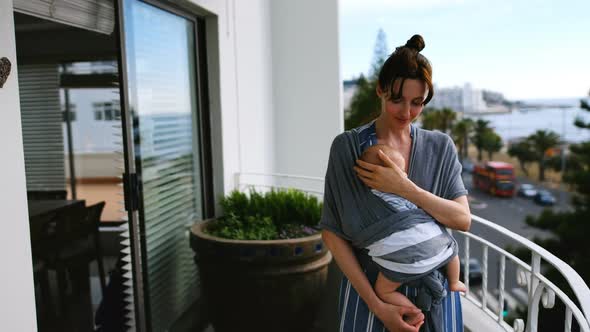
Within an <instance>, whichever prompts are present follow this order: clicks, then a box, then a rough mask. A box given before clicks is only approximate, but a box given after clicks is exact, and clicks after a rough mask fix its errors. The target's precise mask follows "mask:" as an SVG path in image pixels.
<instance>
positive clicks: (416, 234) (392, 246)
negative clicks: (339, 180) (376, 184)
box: [361, 144, 467, 307]
mask: <svg viewBox="0 0 590 332" xmlns="http://www.w3.org/2000/svg"><path fill="white" fill-rule="evenodd" d="M379 150H381V151H383V153H385V155H387V156H388V157H389V158H390V159H391V160H392V161H393V162H394V163H395V164H396V165H397V166H398V167H399V168H400V169H402V171H403V170H404V169H405V160H404V158H403V156H402V155H401V154H400V153H399V152H397V151H395V150H394V149H392V148H391V147H389V146H387V145H383V144H376V145H372V146H370V147H368V148H367V149H366V150H365V151H364V153H363V155H362V156H361V159H362V160H363V161H365V162H368V163H371V164H376V165H381V166H386V165H384V163H383V161H382V160H381V158H379ZM371 191H372V192H373V194H375V195H376V196H378V197H380V198H381V199H383V200H384V201H385V202H387V203H388V204H389V205H390V206H392V207H393V208H394V209H395V211H396V213H398V214H400V216H401V215H405V216H408V217H409V218H411V217H412V211H416V212H419V211H420V212H422V210H421V209H419V208H418V207H417V206H416V205H414V204H413V203H412V202H410V201H408V200H407V199H405V198H403V197H400V196H397V195H394V194H390V193H383V192H380V191H378V190H375V189H372V190H371ZM421 215H424V213H421ZM429 217H430V216H429ZM430 218H431V219H432V221H431V222H430V221H428V222H426V223H424V222H423V221H424V219H423V218H422V219H421V220H422V222H421V223H420V224H417V225H416V227H412V226H410V227H408V228H406V229H404V230H402V231H400V232H394V233H393V234H390V235H389V236H387V237H386V238H384V239H382V240H380V241H376V242H375V243H373V244H371V245H370V246H368V247H367V249H369V255H370V256H372V258H373V260H374V261H375V262H376V263H377V264H379V265H380V268H381V272H379V275H378V276H377V281H376V282H375V285H374V289H375V292H376V293H377V295H378V296H379V297H380V298H381V299H382V300H383V301H385V302H388V303H390V304H394V305H399V306H409V307H415V306H414V304H413V303H412V302H411V301H410V300H409V299H408V298H406V297H405V296H404V295H403V294H401V293H400V292H396V290H397V289H398V288H399V286H400V285H401V284H402V283H404V282H405V281H410V280H414V279H419V278H420V277H421V276H422V275H424V274H427V273H429V272H431V271H432V270H434V269H430V270H426V271H425V270H420V268H419V266H420V265H421V264H420V263H422V262H426V261H428V266H430V267H432V266H437V264H438V265H441V264H443V263H444V262H445V261H447V263H446V264H447V266H446V268H447V269H446V272H447V278H448V282H449V289H450V290H452V291H461V292H465V291H467V289H466V287H465V285H464V284H463V283H462V282H461V281H459V257H458V256H457V255H456V254H454V255H453V256H452V258H450V259H449V255H446V257H445V256H441V255H439V254H437V255H434V257H428V259H424V257H409V256H412V252H420V251H421V250H419V249H418V250H416V249H414V250H407V249H408V248H410V247H414V248H416V247H420V245H423V244H424V243H425V242H426V241H424V242H419V243H415V244H414V243H409V244H408V243H407V242H409V241H411V238H416V239H419V238H421V237H422V238H423V237H424V234H433V236H434V235H436V234H439V235H440V237H442V238H443V239H444V238H447V235H448V238H447V239H444V240H447V241H446V242H445V241H443V242H440V246H441V247H440V248H429V249H430V250H431V251H432V249H434V251H436V252H438V253H442V252H444V251H445V249H447V247H448V246H449V241H452V242H455V240H454V239H453V238H452V236H451V235H450V234H448V232H447V231H446V229H445V230H442V233H446V235H445V234H441V226H440V225H439V224H438V223H437V222H436V220H435V219H434V218H432V217H430ZM406 220H407V219H406ZM410 224H411V223H410ZM437 232H438V233H437ZM396 233H397V234H396ZM402 233H403V234H402ZM419 241H420V240H419ZM404 242H406V245H405V246H404ZM455 243H456V242H455ZM429 245H432V244H430V243H429ZM404 249H406V250H404ZM402 252H403V255H402V254H400V253H402ZM396 253H397V254H396ZM416 256H418V254H416ZM400 257H403V261H396V260H398V258H400ZM421 259H422V261H420V260H421ZM399 260H401V259H399ZM407 262H412V263H413V264H414V265H415V266H417V267H416V269H414V270H412V268H413V267H412V268H409V267H408V266H410V265H412V264H404V263H407ZM424 265H427V264H422V266H424ZM417 271H419V272H418V273H415V272H417Z"/></svg>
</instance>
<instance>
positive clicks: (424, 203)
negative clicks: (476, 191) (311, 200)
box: [321, 35, 471, 332]
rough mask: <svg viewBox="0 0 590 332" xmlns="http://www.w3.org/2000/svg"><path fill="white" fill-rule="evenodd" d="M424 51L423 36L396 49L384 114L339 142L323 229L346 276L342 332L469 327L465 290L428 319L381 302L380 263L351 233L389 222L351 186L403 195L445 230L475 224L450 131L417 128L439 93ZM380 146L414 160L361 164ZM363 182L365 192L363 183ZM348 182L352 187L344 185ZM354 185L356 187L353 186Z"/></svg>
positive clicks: (382, 83) (387, 68) (381, 93)
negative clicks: (367, 153) (416, 122)
mask: <svg viewBox="0 0 590 332" xmlns="http://www.w3.org/2000/svg"><path fill="white" fill-rule="evenodd" d="M423 48H424V40H423V39H422V37H421V36H419V35H415V36H413V37H412V38H411V39H410V40H408V42H407V43H406V45H404V46H402V47H398V48H396V51H395V52H394V53H393V54H391V55H390V56H389V58H388V59H387V60H386V61H385V63H384V65H383V67H382V68H381V71H380V73H379V81H378V87H377V96H378V97H379V98H380V100H381V114H380V115H379V116H378V117H377V119H375V120H374V121H372V122H370V123H369V124H367V125H364V126H362V127H360V128H356V129H353V130H351V131H348V132H345V133H342V134H340V135H338V136H337V137H336V138H335V139H334V142H333V144H332V148H331V151H330V160H329V163H328V171H327V173H326V189H325V193H324V194H325V196H324V209H323V212H322V220H321V225H322V228H323V231H322V236H323V239H324V242H325V244H326V246H327V247H328V248H329V249H330V251H331V252H332V254H333V256H334V259H335V260H336V263H337V264H338V266H339V267H340V269H341V270H342V272H343V273H344V277H343V280H342V284H341V288H340V302H339V312H340V331H353V330H357V331H383V330H385V329H387V330H390V331H408V332H409V331H418V330H419V329H420V327H422V326H423V330H426V331H434V330H442V331H462V329H463V324H462V316H461V307H460V305H461V303H460V300H459V295H458V293H450V295H449V296H447V297H446V298H445V299H444V300H443V301H442V303H440V304H439V305H437V306H434V307H433V309H432V310H430V311H429V312H427V314H426V316H424V314H422V313H421V312H420V310H417V309H412V308H408V307H399V306H394V305H391V304H388V303H386V302H384V301H383V300H382V299H380V298H379V297H378V296H377V295H376V294H375V291H374V290H373V287H372V285H373V284H374V282H375V278H376V277H377V273H378V269H377V268H376V267H375V263H373V262H372V260H371V259H370V258H369V257H368V255H367V254H366V252H364V251H363V250H360V249H359V248H355V247H354V246H353V245H352V244H351V242H350V240H351V234H352V233H354V232H362V231H363V230H364V229H363V227H365V226H366V225H368V224H367V223H365V221H367V220H369V219H375V218H377V219H378V218H386V217H387V216H386V215H383V214H382V213H381V212H380V211H378V212H374V209H377V210H378V208H379V207H378V206H376V205H374V204H375V203H373V201H369V200H367V201H363V200H362V199H360V200H359V199H358V198H359V197H364V196H363V195H358V196H355V199H349V193H348V191H349V190H348V189H350V188H353V189H355V190H356V189H358V191H362V189H361V188H360V187H364V188H365V190H368V189H376V190H379V191H382V192H388V193H392V194H396V195H398V196H402V197H404V198H406V199H407V200H409V201H411V202H412V203H414V204H416V205H417V206H419V207H420V208H422V209H423V210H425V211H426V212H428V213H429V214H430V215H431V216H432V217H434V218H435V219H436V220H438V221H439V222H440V223H441V224H443V225H445V226H446V227H449V228H452V229H457V230H463V231H466V230H468V229H469V227H470V224H471V213H470V211H469V205H468V203H467V196H466V195H467V191H466V190H465V187H464V185H463V182H462V179H461V165H460V163H459V161H458V159H457V153H456V150H455V146H454V143H453V142H452V140H451V139H450V138H449V137H448V136H447V135H445V134H442V133H438V132H432V131H427V130H423V129H420V128H417V127H415V126H413V125H412V124H411V123H412V121H413V120H414V119H416V118H417V117H418V116H419V115H420V113H421V112H422V109H423V108H424V105H426V104H427V103H428V102H429V101H430V99H431V98H432V96H433V85H432V68H431V66H430V64H429V62H428V60H427V59H426V58H425V57H424V56H422V55H421V54H420V53H419V52H420V51H421V50H422V49H423ZM374 144H385V145H388V146H390V147H392V148H394V149H395V150H397V151H398V152H399V153H401V154H402V156H403V157H404V159H405V160H407V161H409V162H407V163H406V165H405V167H406V169H405V170H402V169H400V168H399V167H397V166H396V165H395V164H394V163H393V162H392V161H391V160H390V159H389V158H388V157H387V156H386V155H385V154H383V153H380V155H379V156H380V158H381V159H382V160H383V162H384V164H385V165H388V167H383V166H379V165H374V164H370V163H366V162H363V161H362V160H359V159H358V158H359V155H360V153H362V151H364V149H366V148H367V147H368V146H371V145H374ZM350 159H352V161H351V160H350ZM355 159H356V165H354V162H355V161H354V160H355ZM353 169H354V170H353ZM350 174H353V175H352V176H351V175H350ZM355 174H356V177H355ZM406 174H407V175H406ZM359 180H360V181H361V182H359V183H363V184H364V185H365V186H366V187H365V186H362V185H361V186H358V185H356V184H355V183H356V182H358V181H359ZM342 181H346V182H345V183H346V184H347V185H346V186H345V185H342V183H343V182H342ZM350 183H352V186H348V184H350ZM366 188H368V189H366ZM344 189H346V190H344ZM353 191H354V190H353ZM359 202H360V203H359ZM441 278H444V277H441ZM399 291H400V292H402V293H403V294H405V295H406V296H407V297H408V298H409V299H410V300H411V301H412V302H414V303H415V301H416V299H417V295H418V290H417V288H412V287H408V286H407V285H406V286H402V287H401V288H400V289H399Z"/></svg>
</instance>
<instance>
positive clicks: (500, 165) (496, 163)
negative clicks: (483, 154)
mask: <svg viewBox="0 0 590 332" xmlns="http://www.w3.org/2000/svg"><path fill="white" fill-rule="evenodd" d="M486 166H490V167H493V168H514V166H512V164H510V163H505V162H503V161H488V162H487V163H486Z"/></svg>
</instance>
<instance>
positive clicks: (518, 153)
mask: <svg viewBox="0 0 590 332" xmlns="http://www.w3.org/2000/svg"><path fill="white" fill-rule="evenodd" d="M508 155H509V156H511V157H515V158H516V159H518V163H519V165H520V169H521V170H522V172H523V173H524V174H525V175H526V176H529V172H528V170H527V169H526V164H527V163H529V162H532V161H535V152H534V151H533V148H532V147H531V143H530V142H529V141H528V140H526V139H525V140H522V141H520V142H518V143H513V144H511V145H510V147H509V148H508Z"/></svg>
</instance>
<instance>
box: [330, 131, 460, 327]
mask: <svg viewBox="0 0 590 332" xmlns="http://www.w3.org/2000/svg"><path fill="white" fill-rule="evenodd" d="M358 130H359V138H360V142H361V151H364V150H365V149H366V148H367V147H369V146H371V145H374V144H377V136H376V132H375V122H371V123H369V124H367V125H365V126H363V127H361V128H358ZM411 133H412V135H413V133H414V128H412V130H411ZM410 165H411V164H410ZM364 272H365V274H367V278H368V279H369V282H370V283H371V284H372V285H373V284H374V283H375V280H376V279H377V270H375V271H370V272H367V270H364ZM445 288H446V289H447V293H448V294H450V295H449V296H447V297H446V298H445V299H444V300H443V304H442V313H443V315H442V320H443V321H442V326H443V327H444V331H445V332H463V316H462V311H461V300H460V295H459V293H457V292H450V291H449V290H448V285H447V283H446V282H445ZM399 291H400V292H401V293H403V294H405V295H406V297H408V298H409V299H410V300H411V301H412V302H415V301H414V300H415V296H416V295H417V291H416V289H414V288H410V287H407V286H404V285H402V286H401V287H400V288H399ZM339 296H340V300H339V303H338V313H339V318H340V322H339V327H340V329H339V331H341V332H353V331H357V332H360V331H362V332H365V331H366V332H377V331H378V332H381V331H386V330H385V327H384V326H383V324H382V323H381V321H380V320H379V319H378V318H376V317H375V315H374V314H373V313H372V312H371V311H369V308H368V307H367V305H366V304H365V302H364V301H363V300H362V299H361V298H360V297H359V295H358V293H357V292H356V290H355V289H354V287H353V286H352V284H351V283H350V281H349V280H348V279H347V278H346V276H343V278H342V282H341V284H340V292H339Z"/></svg>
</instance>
